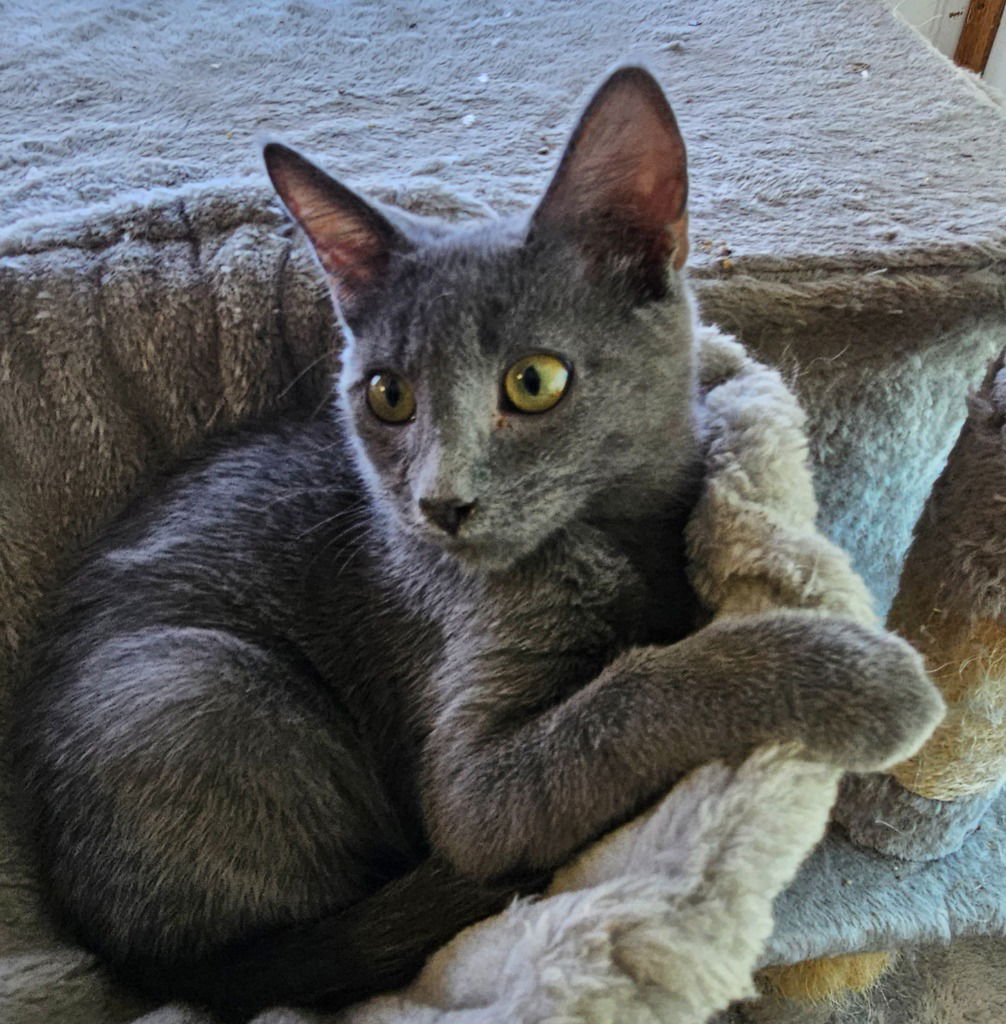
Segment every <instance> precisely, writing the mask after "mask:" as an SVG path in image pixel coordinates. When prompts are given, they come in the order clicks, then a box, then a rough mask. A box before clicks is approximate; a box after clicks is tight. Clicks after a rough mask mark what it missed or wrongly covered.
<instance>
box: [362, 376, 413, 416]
mask: <svg viewBox="0 0 1006 1024" xmlns="http://www.w3.org/2000/svg"><path fill="white" fill-rule="evenodd" d="M367 404H368V405H369V406H370V410H371V412H373V414H374V415H375V416H376V417H377V418H378V419H379V420H384V422H385V423H405V422H406V421H407V420H411V419H412V417H413V416H414V415H415V412H416V397H415V395H413V393H412V388H410V387H409V385H408V384H407V383H406V382H405V381H404V380H402V378H401V377H396V376H395V375H394V374H393V373H375V374H374V376H373V377H371V378H370V383H369V384H368V385H367Z"/></svg>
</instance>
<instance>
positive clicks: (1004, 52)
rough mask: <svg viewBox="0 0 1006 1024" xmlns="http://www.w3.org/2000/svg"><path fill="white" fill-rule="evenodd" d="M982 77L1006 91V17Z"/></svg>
mask: <svg viewBox="0 0 1006 1024" xmlns="http://www.w3.org/2000/svg"><path fill="white" fill-rule="evenodd" d="M982 77H983V78H984V79H985V81H986V82H989V83H991V84H992V85H994V86H995V87H996V88H997V89H1001V90H1002V91H1003V92H1006V17H1004V18H1003V21H1002V24H1000V26H999V31H998V33H997V34H996V41H995V42H994V43H993V44H992V52H991V53H990V54H989V62H988V64H986V65H985V74H984V75H983V76H982Z"/></svg>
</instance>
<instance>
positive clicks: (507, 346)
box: [265, 67, 693, 569]
mask: <svg viewBox="0 0 1006 1024" xmlns="http://www.w3.org/2000/svg"><path fill="white" fill-rule="evenodd" d="M265 159H266V164H267V167H268V169H269V174H270V176H271V178H272V181H273V183H274V185H275V187H276V190H277V191H278V192H279V194H280V197H281V198H282V200H283V202H284V204H285V205H286V207H287V209H288V210H289V212H290V213H291V215H292V216H293V217H294V218H295V219H296V220H297V222H298V223H299V224H300V226H301V227H302V228H303V229H304V231H305V233H306V234H307V237H308V239H309V240H310V242H311V244H312V246H313V247H314V251H315V253H316V255H317V257H318V259H319V261H320V263H321V265H322V268H323V269H324V271H325V273H326V275H327V277H328V280H329V282H330V284H331V288H332V294H333V296H334V299H335V303H336V308H337V311H338V313H339V315H340V320H341V322H342V325H343V328H344V334H345V338H346V342H345V347H344V350H343V353H342V370H341V375H340V381H339V400H340V403H341V407H342V410H343V413H344V415H345V418H346V422H347V424H348V427H349V430H350V432H351V436H352V439H353V444H354V450H355V453H356V458H357V461H358V464H359V467H360V469H361V472H362V475H363V477H364V479H365V481H366V483H367V486H368V487H369V488H370V490H371V492H372V494H373V496H374V498H375V501H376V504H377V505H378V507H379V508H381V509H383V510H384V511H385V513H386V519H387V522H388V523H389V524H390V527H391V529H393V530H394V531H396V532H397V533H399V534H404V535H407V536H408V537H410V538H412V539H414V540H419V541H421V542H423V543H427V544H431V545H435V546H436V547H438V548H440V549H441V550H446V551H449V552H451V553H453V554H455V555H456V556H457V557H458V558H460V559H461V560H463V561H464V562H466V563H468V564H470V565H475V566H483V567H486V568H491V569H500V568H505V567H507V566H509V565H511V564H513V563H514V562H515V561H517V560H518V559H521V558H524V557H525V556H527V555H529V554H530V553H531V552H533V551H534V550H535V549H536V548H537V547H538V546H539V545H540V544H541V543H542V542H543V541H544V540H545V539H546V538H547V537H548V536H549V535H550V534H552V533H553V532H554V531H555V530H557V529H560V528H562V527H564V526H566V525H567V524H569V523H570V522H571V521H573V520H575V519H577V518H578V517H584V516H591V515H595V516H605V517H611V516H616V517H617V516H619V515H626V516H631V515H635V514H640V513H642V512H644V511H645V510H646V506H647V504H648V503H652V502H653V501H655V500H658V498H657V497H656V496H657V495H659V494H660V492H661V489H662V488H664V487H666V486H669V485H670V483H671V482H672V481H673V480H674V478H675V473H676V472H678V471H680V468H681V466H682V464H683V462H684V461H685V460H686V459H687V458H689V457H690V456H691V453H692V451H693V441H692V424H691V414H692V393H693V370H692V312H691V304H690V300H689V298H688V295H687V292H686V290H685V287H684V284H683V282H682V280H681V278H680V275H679V273H678V271H680V269H681V267H682V266H683V264H684V261H685V257H686V254H687V215H686V211H685V200H686V194H687V173H686V166H685V150H684V144H683V143H682V141H681V136H680V134H679V132H678V128H677V125H676V123H675V119H674V115H673V113H672V112H671V109H670V107H669V106H668V104H667V101H666V99H665V98H664V95H663V93H662V91H661V89H660V87H659V86H658V85H657V83H656V82H655V81H654V79H653V78H652V77H651V76H650V75H649V73H648V72H646V71H644V70H642V69H640V68H636V67H627V68H622V69H620V70H618V71H616V72H615V73H614V74H613V75H612V76H611V77H610V78H608V79H607V80H606V81H605V83H604V84H603V85H602V86H601V88H600V89H599V90H598V92H597V93H596V94H595V95H594V98H593V99H592V100H591V102H590V103H589V104H588V106H587V109H586V110H585V112H584V114H583V116H582V117H581V119H580V122H579V124H578V125H577V127H576V129H575V131H574V132H573V135H572V137H571V138H570V141H569V143H568V145H567V148H566V151H565V154H564V156H563V158H562V161H561V162H560V164H559V167H558V169H557V171H556V173H555V176H554V177H553V179H552V182H551V184H550V185H549V187H548V189H547V191H546V193H545V195H544V197H543V198H542V200H541V202H540V203H539V205H538V207H537V208H536V210H535V211H534V213H533V214H532V216H531V217H530V219H529V220H528V221H527V222H526V223H523V224H520V225H512V224H511V225H508V224H503V223H492V224H484V223H483V224H479V225H475V226H472V227H467V228H450V229H448V228H446V227H444V226H443V225H440V226H436V227H429V226H422V225H417V222H416V221H415V219H413V218H406V217H403V216H400V215H399V213H398V212H396V211H394V210H391V209H385V208H379V207H378V206H376V205H374V204H372V203H369V202H367V201H365V200H364V199H362V198H360V197H359V196H358V195H356V194H355V193H353V192H351V191H350V190H349V189H347V188H346V187H345V186H343V185H341V184H340V183H338V182H336V181H334V180H332V179H331V178H329V177H328V176H327V175H325V174H324V173H323V172H322V171H320V170H319V169H318V168H316V167H315V166H314V165H313V164H311V163H309V162H308V161H306V160H305V159H304V158H303V157H301V156H299V155H298V154H297V153H295V152H294V151H292V150H290V149H288V148H286V147H284V146H280V145H278V144H270V145H268V146H267V147H266V150H265Z"/></svg>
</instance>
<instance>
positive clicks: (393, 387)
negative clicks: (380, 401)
mask: <svg viewBox="0 0 1006 1024" xmlns="http://www.w3.org/2000/svg"><path fill="white" fill-rule="evenodd" d="M384 397H385V400H386V401H387V403H388V405H390V406H391V408H392V409H394V407H395V406H396V405H398V403H399V402H400V401H401V398H402V390H401V388H399V386H398V381H397V380H395V378H394V377H392V378H391V379H390V380H389V381H388V383H387V384H386V385H385V386H384Z"/></svg>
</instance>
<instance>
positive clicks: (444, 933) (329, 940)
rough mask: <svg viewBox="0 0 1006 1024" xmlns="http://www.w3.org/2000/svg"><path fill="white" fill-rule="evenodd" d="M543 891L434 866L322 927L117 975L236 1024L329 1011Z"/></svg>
mask: <svg viewBox="0 0 1006 1024" xmlns="http://www.w3.org/2000/svg"><path fill="white" fill-rule="evenodd" d="M547 884H548V878H546V877H541V878H537V879H530V880H528V879H522V880H521V881H520V882H519V883H509V884H502V883H501V884H499V885H487V884H485V883H481V882H477V881H475V880H474V879H471V878H468V877H465V876H463V875H461V874H459V873H458V872H457V871H455V870H454V869H453V868H452V867H451V866H450V865H448V864H447V863H446V862H444V861H441V860H437V859H435V858H430V859H428V860H426V861H424V862H423V863H421V864H420V865H419V866H418V867H417V868H415V869H414V870H412V871H411V872H410V873H409V874H406V875H403V876H402V877H401V878H398V879H396V880H394V881H392V882H390V883H388V884H387V885H385V886H384V887H383V888H382V889H379V890H378V891H377V892H376V893H374V894H373V895H372V896H369V897H367V898H366V899H364V900H362V901H361V902H359V903H356V904H354V905H352V906H350V907H347V908H345V909H343V910H340V911H338V912H336V913H334V914H332V915H330V916H328V917H324V918H321V919H320V920H317V921H312V922H308V923H304V924H298V925H294V926H289V927H286V928H283V929H281V930H278V931H275V932H272V933H269V934H266V935H263V936H259V937H257V938H255V939H253V940H250V941H245V942H241V943H235V944H233V945H231V946H228V947H226V948H224V949H223V950H221V951H219V952H216V953H213V954H210V955H209V956H207V957H204V958H201V959H200V960H198V961H190V962H187V963H181V962H175V963H173V964H170V965H169V964H165V963H154V962H149V961H146V962H142V963H140V962H133V963H130V964H127V965H125V966H124V967H123V968H122V973H123V975H124V976H125V980H128V981H131V982H132V983H133V984H134V985H137V986H138V987H139V988H141V989H143V990H144V991H146V992H147V993H149V994H150V995H152V996H155V997H156V998H159V999H172V1000H178V999H181V1000H184V1001H187V1002H193V1003H198V1004H202V1005H204V1006H207V1007H209V1008H210V1009H211V1010H212V1011H213V1012H214V1014H216V1015H217V1016H218V1017H219V1018H220V1019H221V1020H223V1021H227V1022H235V1024H237V1022H244V1021H247V1020H248V1019H249V1018H251V1017H253V1016H254V1015H255V1014H256V1013H258V1012H260V1011H262V1010H264V1009H267V1008H268V1007H271V1006H283V1005H287V1006H289V1005H300V1006H304V1005H309V1006H316V1007H321V1008H323V1009H326V1010H335V1009H339V1008H341V1007H343V1006H347V1005H349V1004H350V1003H354V1002H357V1001H359V1000H361V999H364V998H366V997H367V996H370V995H374V994H376V993H378V992H382V991H388V990H390V989H394V988H398V987H400V986H402V985H404V984H406V983H407V982H409V981H410V980H412V978H413V977H414V976H415V975H416V974H417V973H418V972H419V970H420V968H421V967H422V966H423V963H424V962H425V961H426V959H427V957H429V955H430V954H431V953H433V952H434V951H435V950H436V949H437V948H439V947H440V946H442V945H443V944H444V943H445V942H447V941H448V940H450V939H451V938H453V937H454V936H455V935H456V934H457V933H458V932H460V931H461V930H462V929H464V928H466V927H467V926H468V925H471V924H474V923H475V922H476V921H480V920H482V919H483V918H485V917H489V916H491V915H492V914H495V913H497V912H499V911H500V910H502V909H503V908H504V907H505V906H506V905H507V904H508V903H509V902H510V900H511V899H512V898H513V897H514V896H517V895H521V894H527V893H531V892H536V891H540V890H541V889H543V888H544V887H545V886H546V885H547Z"/></svg>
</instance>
